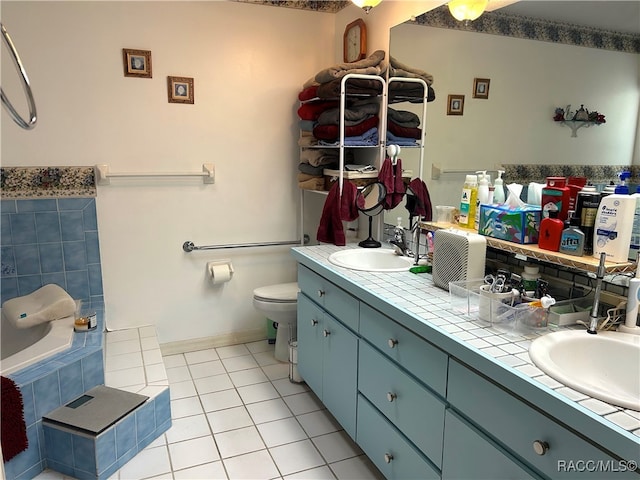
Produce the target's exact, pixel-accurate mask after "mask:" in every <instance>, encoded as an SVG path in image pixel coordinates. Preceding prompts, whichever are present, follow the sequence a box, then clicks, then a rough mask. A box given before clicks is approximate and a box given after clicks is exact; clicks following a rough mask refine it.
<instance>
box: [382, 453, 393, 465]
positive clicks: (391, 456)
mask: <svg viewBox="0 0 640 480" xmlns="http://www.w3.org/2000/svg"><path fill="white" fill-rule="evenodd" d="M391 460H393V455H391V454H390V453H385V454H384V461H385V462H386V463H391Z"/></svg>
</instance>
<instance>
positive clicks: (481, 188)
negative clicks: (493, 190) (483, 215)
mask: <svg viewBox="0 0 640 480" xmlns="http://www.w3.org/2000/svg"><path fill="white" fill-rule="evenodd" d="M476 173H477V174H478V178H479V180H478V197H477V200H476V214H475V219H474V223H473V226H474V228H475V229H476V230H478V227H479V226H480V211H481V206H482V205H488V204H489V180H487V171H486V170H479V171H477V172H476Z"/></svg>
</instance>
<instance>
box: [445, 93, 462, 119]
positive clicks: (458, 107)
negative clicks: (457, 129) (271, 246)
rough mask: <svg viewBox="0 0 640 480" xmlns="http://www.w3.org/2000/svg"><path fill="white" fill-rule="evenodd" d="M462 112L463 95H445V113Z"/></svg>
mask: <svg viewBox="0 0 640 480" xmlns="http://www.w3.org/2000/svg"><path fill="white" fill-rule="evenodd" d="M463 113H464V95H449V96H448V97H447V115H462V114H463Z"/></svg>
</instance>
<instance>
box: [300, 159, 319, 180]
mask: <svg viewBox="0 0 640 480" xmlns="http://www.w3.org/2000/svg"><path fill="white" fill-rule="evenodd" d="M324 169H325V166H324V165H318V166H315V167H314V166H313V165H311V164H310V163H305V162H300V163H299V164H298V171H299V172H300V173H306V174H307V175H313V176H316V177H321V176H322V175H324Z"/></svg>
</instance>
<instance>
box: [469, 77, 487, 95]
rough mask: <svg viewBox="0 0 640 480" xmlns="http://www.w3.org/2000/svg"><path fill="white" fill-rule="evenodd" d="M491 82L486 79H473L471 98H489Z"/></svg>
mask: <svg viewBox="0 0 640 480" xmlns="http://www.w3.org/2000/svg"><path fill="white" fill-rule="evenodd" d="M490 83H491V80H490V79H488V78H474V79H473V98H489V84H490Z"/></svg>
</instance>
